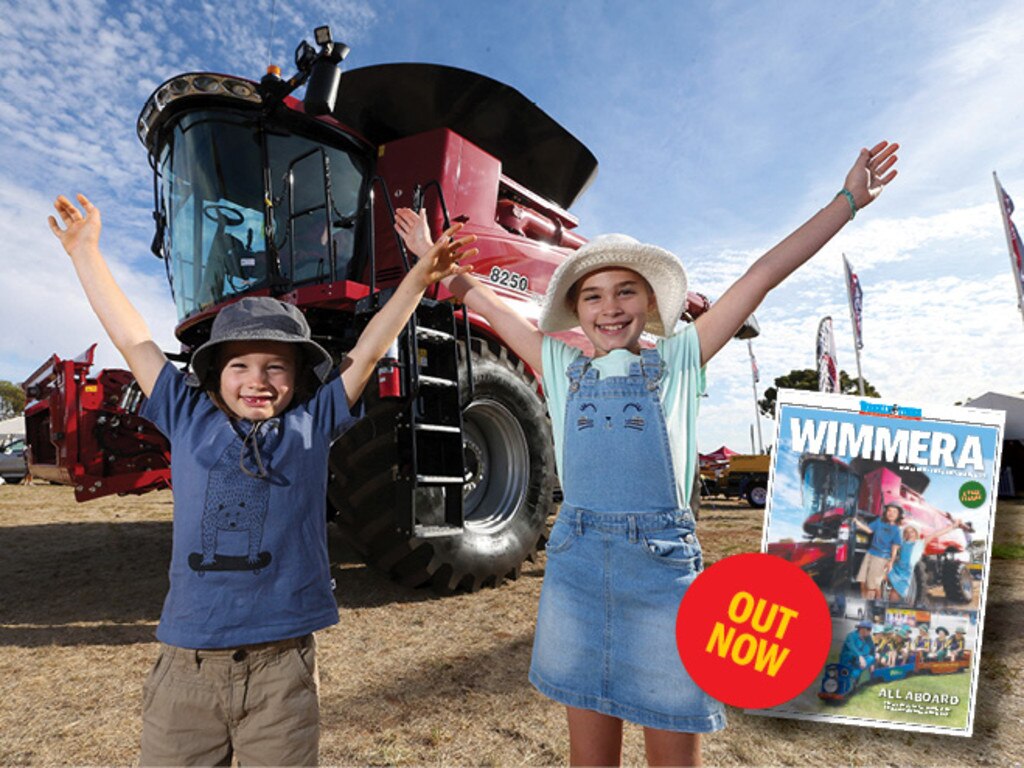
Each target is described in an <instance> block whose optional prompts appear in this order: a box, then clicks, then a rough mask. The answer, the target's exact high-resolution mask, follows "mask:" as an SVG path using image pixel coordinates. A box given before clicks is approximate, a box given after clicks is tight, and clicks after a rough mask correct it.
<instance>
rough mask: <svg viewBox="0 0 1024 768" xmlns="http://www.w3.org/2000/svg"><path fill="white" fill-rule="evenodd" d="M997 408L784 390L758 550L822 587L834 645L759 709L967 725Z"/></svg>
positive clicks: (822, 717) (902, 724)
mask: <svg viewBox="0 0 1024 768" xmlns="http://www.w3.org/2000/svg"><path fill="white" fill-rule="evenodd" d="M1005 417H1006V414H1005V413H1004V412H1003V411H995V410H983V409H980V408H964V407H958V406H936V407H930V406H925V405H913V406H912V405H910V404H906V403H900V404H898V405H894V404H893V403H892V401H881V400H876V399H868V398H863V397H850V396H846V395H825V394H821V393H815V392H801V391H796V390H787V389H783V390H780V391H779V395H778V401H777V404H776V412H775V424H776V434H775V448H774V450H773V451H772V464H771V470H770V475H769V481H768V489H769V490H768V500H767V504H766V506H765V527H764V536H763V540H762V551H763V552H766V553H767V554H769V555H775V556H777V557H781V558H783V559H785V560H788V561H790V562H791V563H794V564H795V565H798V566H800V568H802V569H803V570H804V572H805V573H807V574H808V575H809V576H810V577H811V578H812V579H813V580H814V582H815V584H817V586H818V587H819V588H820V589H821V592H822V594H823V596H824V598H825V601H826V603H827V604H828V607H829V612H830V614H831V617H832V619H831V621H832V642H831V647H830V649H829V652H828V656H827V658H826V660H825V665H824V667H823V668H822V669H821V672H820V674H819V675H818V676H817V677H816V679H815V681H814V683H813V684H812V685H810V686H809V687H808V688H807V689H806V690H804V691H803V692H802V693H800V694H798V695H797V696H796V697H794V698H792V699H790V700H789V701H788V702H786V703H784V704H781V705H779V706H776V707H772V708H770V709H758V710H755V711H754V714H758V715H771V716H775V717H785V718H795V719H804V720H815V721H825V722H834V723H842V724H847V725H863V726H871V727H876V728H897V729H902V730H912V731H931V732H935V733H946V734H951V735H958V736H970V735H971V733H972V730H973V727H974V705H975V699H976V694H977V686H978V679H979V678H978V670H979V655H980V653H981V638H982V628H983V624H984V611H985V598H986V595H987V591H988V575H989V565H990V561H991V553H992V532H993V528H994V521H995V510H996V496H997V478H998V477H999V462H1000V458H1001V456H1000V454H1001V450H1002V445H1003V439H1002V433H1003V425H1004V420H1005Z"/></svg>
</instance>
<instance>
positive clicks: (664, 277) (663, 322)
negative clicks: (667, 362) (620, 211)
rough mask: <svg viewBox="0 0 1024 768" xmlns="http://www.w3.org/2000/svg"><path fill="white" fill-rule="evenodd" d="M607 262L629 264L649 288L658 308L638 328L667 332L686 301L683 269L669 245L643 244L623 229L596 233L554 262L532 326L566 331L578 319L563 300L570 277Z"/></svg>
mask: <svg viewBox="0 0 1024 768" xmlns="http://www.w3.org/2000/svg"><path fill="white" fill-rule="evenodd" d="M608 267H622V268H623V269H631V270H633V271H634V272H636V273H638V274H640V275H642V276H643V278H644V279H645V280H647V282H648V283H649V284H650V286H651V288H652V289H653V290H654V295H655V297H656V298H657V300H658V311H657V312H656V313H655V312H652V313H651V314H649V315H648V317H647V324H646V325H645V326H644V330H646V331H648V332H650V333H653V334H656V335H658V336H668V335H669V334H671V333H672V330H673V329H674V328H675V326H676V321H677V320H679V318H680V316H681V315H682V314H683V308H684V307H685V305H686V286H687V281H686V270H684V269H683V265H682V264H681V263H680V261H679V259H677V258H676V257H675V255H674V254H673V253H671V252H670V251H666V250H665V249H664V248H659V247H658V246H656V245H648V244H647V243H641V242H640V241H639V240H635V239H633V238H632V237H629V236H628V235H618V234H610V235H599V236H598V237H595V238H594V239H593V240H591V241H590V242H589V243H587V244H586V245H584V246H583V247H581V248H580V249H578V250H577V251H576V252H575V253H573V254H572V255H570V256H569V257H568V258H567V259H566V260H565V261H563V262H562V263H561V264H559V265H558V268H557V269H556V270H555V272H554V274H553V275H551V281H550V282H549V283H548V290H547V293H546V294H545V295H544V303H543V305H542V306H541V310H540V320H539V322H538V327H539V328H540V330H542V331H544V332H545V333H558V332H559V331H568V330H569V329H570V328H575V327H576V326H578V325H579V324H580V321H579V318H577V317H576V314H575V312H573V311H572V310H571V309H570V308H569V307H568V306H567V305H566V302H565V297H566V295H567V294H568V293H569V289H570V288H572V286H573V285H575V284H576V282H577V281H578V280H580V279H582V278H583V277H586V276H587V275H588V274H590V273H591V272H594V271H595V270H598V269H606V268H608Z"/></svg>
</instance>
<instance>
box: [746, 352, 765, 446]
mask: <svg viewBox="0 0 1024 768" xmlns="http://www.w3.org/2000/svg"><path fill="white" fill-rule="evenodd" d="M747 352H748V353H750V378H751V379H752V382H751V386H752V387H753V388H754V423H755V424H757V452H758V453H764V442H763V440H762V438H761V412H760V411H759V410H758V408H757V380H758V378H759V377H758V375H757V364H756V363H755V362H754V345H753V344H751V343H750V339H747ZM750 442H751V443H753V442H754V435H753V433H751V435H750ZM751 447H753V446H751Z"/></svg>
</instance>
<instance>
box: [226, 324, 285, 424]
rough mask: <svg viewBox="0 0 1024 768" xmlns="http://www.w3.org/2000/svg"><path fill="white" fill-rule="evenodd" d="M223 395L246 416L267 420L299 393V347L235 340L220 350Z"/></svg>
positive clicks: (233, 407) (240, 413) (283, 408)
mask: <svg viewBox="0 0 1024 768" xmlns="http://www.w3.org/2000/svg"><path fill="white" fill-rule="evenodd" d="M220 360H221V363H222V367H221V371H220V396H221V399H222V400H223V401H224V405H226V406H227V407H228V409H229V410H230V411H231V412H232V413H234V414H235V415H236V416H239V417H241V418H243V419H248V420H249V421H265V420H266V419H269V418H270V417H272V416H277V415H278V414H280V413H281V412H283V411H284V410H285V409H286V408H287V407H288V406H289V405H291V402H292V399H293V398H294V397H295V378H296V350H295V347H294V345H292V344H286V343H284V342H278V341H233V342H229V343H227V344H225V345H224V346H223V347H222V348H221V350H220Z"/></svg>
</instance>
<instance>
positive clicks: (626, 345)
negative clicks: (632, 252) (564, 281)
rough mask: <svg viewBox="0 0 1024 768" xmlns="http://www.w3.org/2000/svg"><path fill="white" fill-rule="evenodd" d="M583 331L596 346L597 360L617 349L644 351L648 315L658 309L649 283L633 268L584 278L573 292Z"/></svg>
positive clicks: (571, 292)
mask: <svg viewBox="0 0 1024 768" xmlns="http://www.w3.org/2000/svg"><path fill="white" fill-rule="evenodd" d="M569 295H570V296H571V297H573V298H574V303H573V310H574V311H575V312H576V317H578V318H579V321H580V328H582V329H583V333H584V334H586V336H587V338H588V339H589V340H590V343H591V344H593V345H594V357H601V356H603V355H607V354H608V353H609V352H611V351H612V350H613V349H628V350H629V351H630V352H632V353H634V354H639V352H640V334H642V333H643V330H644V326H645V325H646V324H647V315H648V313H650V312H654V311H656V309H657V303H656V301H655V298H654V292H653V291H652V290H651V288H650V286H649V285H648V284H647V281H646V280H644V278H643V277H641V276H640V275H639V274H637V273H636V272H634V271H633V270H631V269H624V268H620V267H609V268H607V269H601V270H598V271H596V272H591V273H590V274H589V275H586V276H585V277H583V278H581V279H580V281H579V282H578V283H576V285H574V286H573V287H572V289H571V290H570V294H569Z"/></svg>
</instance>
